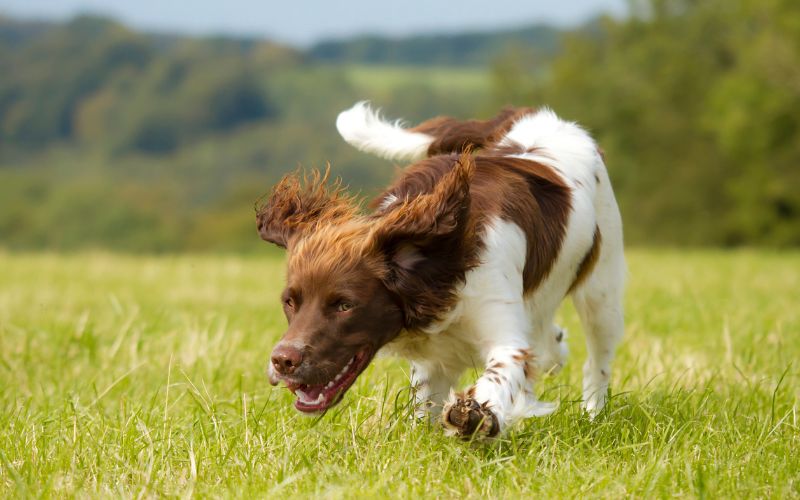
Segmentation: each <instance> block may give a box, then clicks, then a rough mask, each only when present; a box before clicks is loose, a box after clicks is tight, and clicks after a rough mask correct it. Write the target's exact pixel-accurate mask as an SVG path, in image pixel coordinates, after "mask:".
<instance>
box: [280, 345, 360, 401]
mask: <svg viewBox="0 0 800 500" xmlns="http://www.w3.org/2000/svg"><path fill="white" fill-rule="evenodd" d="M371 359H372V356H371V355H369V352H368V351H367V350H362V351H359V352H358V353H357V354H356V355H355V356H353V357H352V358H350V361H348V362H347V364H346V365H344V368H342V369H341V371H339V373H337V374H336V376H335V377H334V378H333V379H331V380H330V381H329V382H328V383H327V384H319V385H307V384H295V383H292V382H290V381H288V380H286V381H285V383H286V387H287V388H288V389H289V390H290V391H292V392H293V393H294V394H295V395H296V396H297V400H296V401H295V402H294V407H295V408H297V409H298V410H299V411H301V412H303V413H319V412H323V411H325V410H327V409H328V408H330V407H332V406H334V405H336V403H338V402H339V401H341V400H342V397H343V396H344V393H345V392H347V390H348V389H349V388H350V386H351V385H353V383H354V382H355V381H356V379H357V378H358V376H359V375H360V374H361V372H362V371H364V369H365V368H366V367H367V365H368V364H369V362H370V360H371Z"/></svg>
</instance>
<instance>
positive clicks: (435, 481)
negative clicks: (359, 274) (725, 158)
mask: <svg viewBox="0 0 800 500" xmlns="http://www.w3.org/2000/svg"><path fill="white" fill-rule="evenodd" d="M629 264H630V285H629V289H628V296H627V331H626V337H625V341H624V343H623V344H622V345H621V348H620V350H619V356H618V361H617V363H616V365H615V367H616V370H615V372H614V375H613V382H612V391H613V397H612V399H611V402H610V404H609V406H608V407H607V411H606V412H604V413H603V414H602V415H601V416H600V417H599V418H598V419H597V421H595V422H594V423H592V422H589V421H588V420H587V419H586V418H585V417H584V416H583V415H582V414H581V413H580V411H579V408H578V402H577V398H578V391H579V384H580V376H579V373H580V365H581V363H582V361H583V355H584V349H583V336H582V334H581V332H580V328H579V326H578V324H577V320H576V316H575V314H574V311H573V310H572V308H571V307H569V306H568V307H565V308H564V310H563V311H562V314H561V317H560V318H559V321H561V322H562V323H563V324H564V325H566V326H567V327H568V328H569V330H570V333H571V336H570V339H569V342H570V347H571V350H572V356H571V360H570V364H569V365H568V366H567V368H566V369H565V372H564V373H562V374H561V375H559V376H558V377H556V378H554V379H552V380H549V381H547V382H545V383H544V384H541V385H540V386H539V392H540V393H543V394H544V398H545V399H556V398H558V399H560V400H561V402H562V404H561V407H560V409H559V410H558V411H557V412H556V413H555V414H554V415H552V416H550V417H546V418H540V419H532V420H528V421H525V422H523V423H521V424H519V425H518V426H516V427H515V428H514V429H513V430H512V431H511V432H510V433H509V434H507V435H506V436H505V437H504V438H503V439H500V440H499V441H497V442H495V443H492V444H483V443H464V442H460V441H456V440H452V439H449V438H446V437H445V436H443V434H442V432H441V430H440V429H439V428H438V427H437V426H435V425H427V424H414V423H413V422H412V421H411V419H410V418H408V416H409V408H408V391H407V390H406V384H407V381H406V378H405V371H406V365H405V364H404V363H403V362H399V361H393V360H380V361H379V362H377V363H375V364H374V365H373V366H372V367H370V368H369V369H368V370H367V372H366V374H365V375H364V376H362V377H361V379H360V380H359V381H358V382H357V384H356V386H355V387H354V389H353V390H352V391H351V392H350V393H349V394H348V395H347V397H346V398H345V400H344V402H343V403H342V404H341V405H339V406H338V407H336V408H335V409H334V410H332V411H331V412H330V413H329V414H328V415H325V416H324V417H323V418H320V419H312V418H307V417H303V416H301V415H299V414H297V413H296V412H295V411H294V410H293V409H292V408H291V407H290V401H291V398H290V395H289V394H288V392H287V391H285V390H282V389H273V388H272V387H270V386H269V384H268V383H267V381H266V378H265V376H264V368H265V361H266V359H267V355H268V352H269V350H270V347H271V346H272V344H273V343H274V342H275V340H276V339H277V338H278V336H279V335H280V333H281V332H282V330H283V328H284V320H283V318H282V315H281V312H280V310H279V307H278V293H279V289H280V288H281V283H282V275H283V266H282V261H281V260H280V258H276V257H274V256H265V257H205V256H180V257H124V256H116V255H108V254H81V255H75V256H58V255H14V254H2V253H0V497H2V498H6V497H9V496H74V495H77V496H81V497H85V496H90V497H95V496H104V497H119V496H125V497H132V496H137V497H139V496H153V495H159V496H160V495H191V494H195V495H203V496H205V495H213V496H237V497H242V496H243V497H251V496H256V497H263V498H275V497H278V495H280V496H282V497H294V496H298V495H299V496H312V495H313V496H324V497H333V498H339V497H345V498H347V497H373V496H389V495H391V496H400V497H418V496H420V495H424V496H428V497H457V498H458V497H462V496H467V497H486V496H489V497H505V498H513V497H517V496H519V495H521V494H523V493H524V494H525V495H527V496H533V495H542V496H544V497H576V496H580V497H583V496H589V497H611V498H617V497H620V496H623V495H633V496H637V497H653V496H655V497H668V496H700V497H703V496H705V497H707V498H717V497H753V496H759V497H798V496H800V429H799V428H798V425H800V422H798V399H800V389H798V387H799V386H800V384H799V383H798V382H800V364H798V358H800V335H799V334H800V254H797V253H794V254H776V253H767V252H736V253H724V252H683V251H631V252H629Z"/></svg>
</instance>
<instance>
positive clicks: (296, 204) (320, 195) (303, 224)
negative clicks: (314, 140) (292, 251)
mask: <svg viewBox="0 0 800 500" xmlns="http://www.w3.org/2000/svg"><path fill="white" fill-rule="evenodd" d="M329 177H330V165H328V166H327V167H326V168H325V172H324V173H320V171H319V170H317V169H313V170H312V171H311V173H310V174H309V173H303V174H302V177H301V175H300V174H299V172H294V173H292V174H287V175H285V176H284V177H283V178H282V179H281V180H280V182H278V184H276V185H275V187H274V188H273V189H272V192H271V193H270V195H269V198H267V200H266V201H264V200H263V198H262V199H261V200H258V201H257V202H256V206H255V210H256V222H257V224H258V233H259V235H260V236H261V238H262V239H263V240H265V241H268V242H270V243H274V244H276V245H278V246H280V247H283V248H287V247H288V246H289V244H290V241H291V239H292V238H293V237H294V236H295V235H298V234H302V233H303V232H305V231H308V230H310V229H313V227H314V226H316V225H318V224H322V223H326V222H334V221H337V220H342V219H346V218H352V217H354V216H355V214H356V213H357V210H358V209H357V204H356V201H355V198H354V197H353V196H350V195H349V194H348V193H347V192H346V190H345V188H344V187H343V186H342V183H341V179H338V178H337V179H336V180H334V181H333V182H331V183H328V179H329Z"/></svg>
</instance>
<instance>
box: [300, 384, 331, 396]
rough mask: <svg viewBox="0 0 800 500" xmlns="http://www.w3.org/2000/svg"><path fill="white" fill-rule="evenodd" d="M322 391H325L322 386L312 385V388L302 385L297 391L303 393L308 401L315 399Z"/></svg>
mask: <svg viewBox="0 0 800 500" xmlns="http://www.w3.org/2000/svg"><path fill="white" fill-rule="evenodd" d="M323 389H325V386H324V385H312V386H308V385H302V386H300V387H299V388H298V389H297V390H298V391H303V392H304V393H305V395H306V396H307V397H308V399H317V397H319V395H320V393H322V390H323Z"/></svg>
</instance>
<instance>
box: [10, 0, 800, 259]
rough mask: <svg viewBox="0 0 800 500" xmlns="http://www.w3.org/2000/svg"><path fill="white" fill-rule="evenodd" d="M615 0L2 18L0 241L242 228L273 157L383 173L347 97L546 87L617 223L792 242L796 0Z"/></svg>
mask: <svg viewBox="0 0 800 500" xmlns="http://www.w3.org/2000/svg"><path fill="white" fill-rule="evenodd" d="M631 6H632V15H631V16H630V18H627V19H622V20H615V19H609V18H600V19H597V20H594V21H592V22H591V23H589V24H587V25H586V26H582V27H581V28H579V29H575V30H572V31H568V32H563V33H561V34H560V38H558V37H555V39H556V40H558V41H557V42H556V45H554V42H553V39H554V36H552V33H550V32H549V31H543V30H541V29H538V30H532V31H531V30H527V31H526V30H510V31H505V32H497V33H494V34H481V35H451V36H443V37H417V38H410V39H402V40H391V39H380V40H377V41H375V40H373V41H369V43H367V42H365V39H355V40H352V41H344V42H324V43H321V44H319V45H317V46H316V47H312V48H311V49H309V50H306V51H300V50H297V49H292V48H288V47H285V46H280V45H277V44H273V43H269V42H266V41H263V40H255V39H225V38H205V39H197V38H187V37H173V36H166V35H147V34H141V33H136V32H133V31H131V30H129V29H127V28H126V27H124V26H122V25H119V24H117V23H115V22H113V21H110V20H107V19H101V18H94V17H80V18H76V19H75V20H73V21H71V22H69V23H65V24H55V25H54V24H45V23H30V22H26V23H22V22H17V21H13V20H10V19H0V75H2V76H0V246H2V247H6V248H19V249H36V248H51V249H77V248H85V247H104V248H112V249H116V250H125V251H179V250H249V249H255V248H258V246H259V241H258V238H257V237H256V236H255V233H254V228H253V217H252V215H253V214H252V204H253V202H254V201H255V199H256V198H257V197H258V196H260V195H261V194H263V193H264V192H266V191H268V190H269V187H270V185H271V184H272V183H273V182H275V181H276V180H277V179H278V178H279V177H280V176H281V175H282V174H283V173H285V172H286V171H289V170H292V169H294V168H296V167H297V166H298V165H299V164H302V165H304V166H307V167H309V166H324V164H325V162H326V161H328V160H330V161H331V163H332V166H333V169H334V172H335V173H336V174H338V175H341V176H342V177H343V178H344V180H345V181H346V182H348V183H349V184H350V185H351V186H353V188H354V189H357V190H361V192H362V193H364V194H365V195H368V194H370V193H371V192H373V191H374V190H375V189H377V188H378V187H380V186H381V185H382V184H383V183H385V182H387V181H388V180H389V178H390V177H391V176H392V175H393V173H394V170H393V167H392V165H391V164H390V163H387V162H384V161H381V160H377V159H374V158H372V157H370V156H368V155H364V154H361V153H358V152H356V151H354V150H353V149H352V148H350V147H349V146H347V145H345V144H344V143H343V142H342V141H341V140H340V139H339V137H338V135H337V134H336V131H335V128H334V125H333V124H334V120H335V116H336V114H337V113H338V111H340V110H341V109H344V108H345V107H348V106H350V105H351V104H352V103H353V102H354V101H356V100H361V99H371V100H373V101H374V103H375V104H376V105H379V106H381V107H383V108H384V109H385V110H386V113H387V114H388V115H390V116H398V117H404V118H406V119H408V120H409V121H416V120H421V119H425V118H428V117H430V116H432V115H435V114H450V115H453V116H458V117H464V118H466V117H474V116H479V117H480V116H482V117H485V116H489V115H491V114H493V113H494V112H496V111H497V109H498V108H500V107H502V106H504V105H508V104H515V105H541V104H547V105H550V106H551V107H553V108H554V109H555V110H556V111H557V112H558V113H559V114H561V115H563V116H565V117H567V118H569V119H574V120H576V121H578V122H580V123H581V124H583V125H584V126H586V127H587V128H588V129H589V130H590V131H592V132H593V133H594V134H595V135H596V136H597V138H598V140H599V141H600V143H601V146H602V147H603V149H604V150H605V153H606V160H607V163H608V165H609V169H610V171H611V175H612V179H613V181H614V183H615V186H616V190H617V193H618V197H619V200H620V204H621V207H622V210H623V218H624V219H625V227H626V231H627V240H628V242H630V243H634V244H658V245H724V246H736V245H766V246H776V247H779V246H797V245H799V244H800V8H798V5H797V4H796V2H795V1H794V0H703V1H701V0H669V1H668V0H634V1H632V2H631ZM533 32H535V33H537V35H536V36H538V37H539V38H537V39H533V38H527V39H522V40H521V39H520V33H527V35H526V36H529V37H531V36H532V35H530V33H533ZM548 33H550V35H548ZM470 36H473V38H470ZM459 37H460V38H459ZM465 37H466V38H465ZM465 40H466V41H465ZM470 40H471V41H470ZM520 40H521V41H520ZM537 40H538V41H537ZM365 44H366V45H365ZM370 45H372V46H374V47H377V48H374V49H372V50H369V46H370ZM426 46H427V47H428V48H429V50H427V51H426V48H425V47H426ZM459 47H462V48H463V50H461V51H459V50H458V49H459ZM378 49H380V50H378ZM365 54H366V55H365ZM376 54H378V55H377V56H376ZM381 54H382V55H381ZM414 54H418V55H417V56H415V55H414ZM443 54H444V55H443ZM487 61H490V63H487ZM397 63H403V65H402V66H397ZM432 65H434V66H432ZM399 74H402V75H407V77H406V78H399V77H398V75H399Z"/></svg>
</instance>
